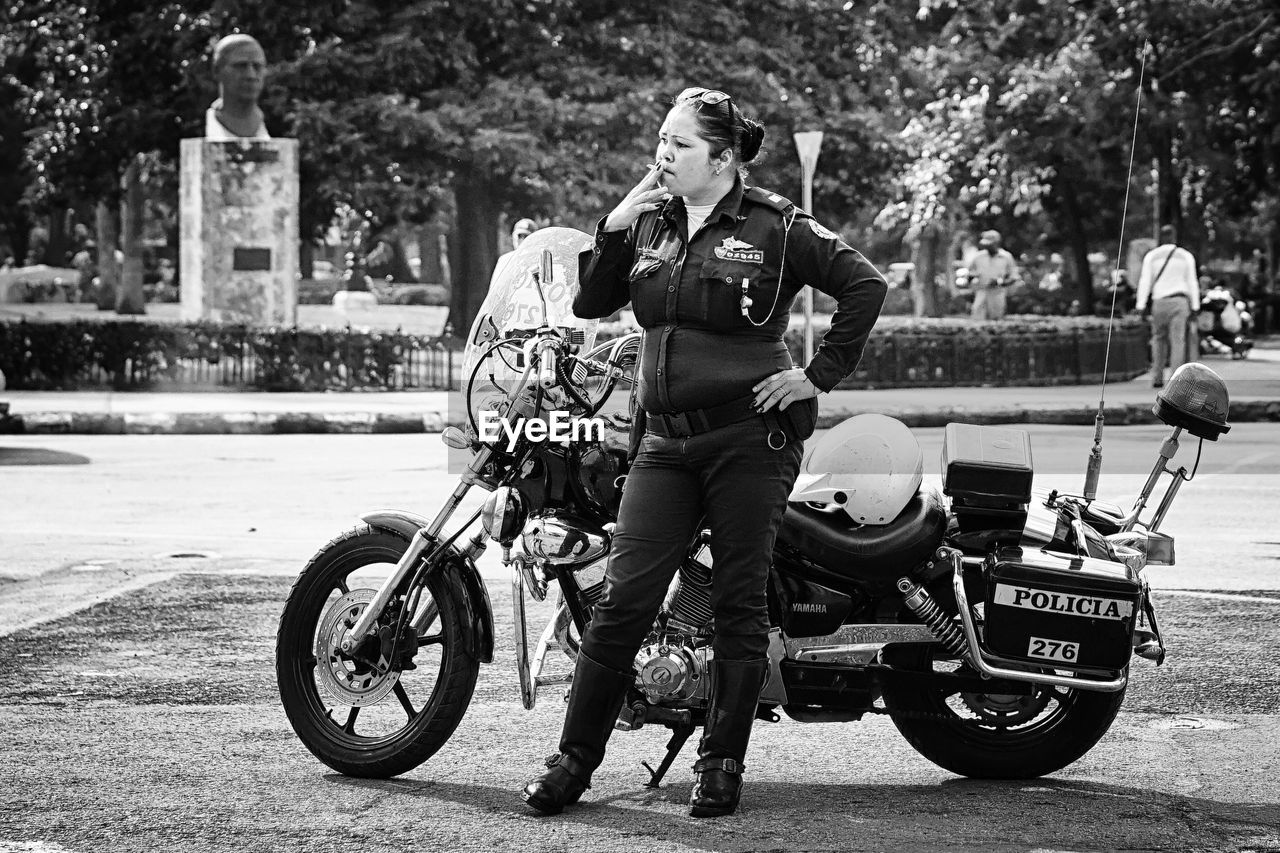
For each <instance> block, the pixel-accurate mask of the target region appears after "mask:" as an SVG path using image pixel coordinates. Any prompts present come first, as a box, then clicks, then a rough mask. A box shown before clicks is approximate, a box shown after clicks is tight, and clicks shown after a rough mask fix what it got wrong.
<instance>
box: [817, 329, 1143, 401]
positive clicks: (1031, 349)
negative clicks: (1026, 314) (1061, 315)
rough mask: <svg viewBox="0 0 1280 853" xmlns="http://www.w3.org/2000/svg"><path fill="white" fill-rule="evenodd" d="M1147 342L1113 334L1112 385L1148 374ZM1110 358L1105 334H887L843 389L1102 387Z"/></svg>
mask: <svg viewBox="0 0 1280 853" xmlns="http://www.w3.org/2000/svg"><path fill="white" fill-rule="evenodd" d="M1148 334H1149V333H1148V331H1147V329H1146V327H1145V326H1142V327H1121V328H1117V329H1115V330H1114V332H1113V333H1112V337H1111V346H1110V351H1111V358H1110V361H1109V362H1108V363H1107V364H1106V372H1107V378H1108V379H1131V378H1133V377H1134V376H1137V375H1139V374H1141V373H1143V372H1144V371H1146V370H1147V369H1148V367H1149V365H1150V362H1149V360H1148ZM1106 357H1107V331H1106V329H1105V328H1070V329H1040V330H1034V331H1012V332H1006V331H999V330H988V329H980V330H970V331H967V332H964V333H955V332H954V330H947V331H942V330H939V331H932V330H925V329H912V330H905V329H904V330H896V331H895V330H885V332H884V333H880V334H873V335H872V337H871V339H870V340H869V341H868V342H867V348H866V350H865V352H864V353H863V356H862V362H861V363H860V364H859V365H858V369H857V370H856V371H854V373H853V374H852V375H851V376H849V377H848V378H846V379H845V380H844V381H843V382H841V383H840V384H839V385H838V386H837V387H838V388H844V389H858V388H910V387H919V388H925V387H953V386H981V385H1084V384H1089V383H1093V382H1100V381H1101V380H1102V375H1103V365H1104V362H1106Z"/></svg>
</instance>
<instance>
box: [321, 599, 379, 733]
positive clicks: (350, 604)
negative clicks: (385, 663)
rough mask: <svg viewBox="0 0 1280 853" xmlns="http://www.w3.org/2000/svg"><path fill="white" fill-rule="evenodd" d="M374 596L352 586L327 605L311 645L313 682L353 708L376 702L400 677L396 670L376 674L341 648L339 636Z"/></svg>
mask: <svg viewBox="0 0 1280 853" xmlns="http://www.w3.org/2000/svg"><path fill="white" fill-rule="evenodd" d="M374 595H375V591H374V590H372V589H353V590H352V591H351V592H348V593H347V594H346V595H344V596H342V597H341V598H339V599H337V600H336V601H334V602H333V603H332V604H330V605H329V608H328V609H327V610H326V611H325V612H324V615H323V616H322V617H321V619H320V630H319V632H318V633H317V634H316V647H315V652H316V681H317V682H318V683H319V684H320V686H321V688H323V689H324V691H325V692H326V693H328V694H329V696H330V697H331V698H333V699H334V701H336V702H338V703H340V704H342V705H350V706H352V707H356V708H363V707H365V706H366V705H376V704H377V703H379V702H381V701H382V700H383V699H385V698H386V695H387V694H388V693H390V692H391V689H392V688H393V687H395V686H396V682H397V681H399V679H400V673H399V671H397V670H394V669H391V670H388V671H387V672H386V673H384V674H381V675H380V674H378V673H377V672H376V671H375V670H374V669H373V668H372V667H370V666H369V665H368V664H366V663H363V662H361V661H357V660H353V659H352V658H351V656H350V655H348V654H346V653H345V652H343V651H342V640H343V638H344V637H346V635H347V632H348V631H350V630H351V629H352V628H353V627H355V624H356V620H357V619H359V618H360V614H361V613H363V612H364V609H365V608H366V607H368V606H369V602H370V601H372V600H373V596H374Z"/></svg>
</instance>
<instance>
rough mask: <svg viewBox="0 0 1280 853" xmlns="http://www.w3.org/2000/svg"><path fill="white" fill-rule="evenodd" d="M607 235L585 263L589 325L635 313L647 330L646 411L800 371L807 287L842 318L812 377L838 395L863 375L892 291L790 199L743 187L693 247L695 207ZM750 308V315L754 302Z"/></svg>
mask: <svg viewBox="0 0 1280 853" xmlns="http://www.w3.org/2000/svg"><path fill="white" fill-rule="evenodd" d="M603 224H604V220H601V222H600V225H599V226H598V228H597V232H596V240H595V245H594V246H593V248H592V249H590V250H588V251H585V252H583V253H582V254H581V255H580V256H579V258H578V269H579V281H580V291H579V293H578V295H577V297H576V298H575V299H574V303H573V310H574V313H575V314H577V315H578V316H579V317H583V318H600V317H607V316H609V315H610V314H612V313H613V312H614V311H617V310H618V309H620V308H622V307H623V306H624V305H626V304H627V303H628V302H630V303H631V304H632V309H633V310H634V312H635V316H636V322H637V323H639V324H640V327H641V328H642V329H643V330H644V331H643V346H642V350H641V358H640V365H639V366H640V371H639V374H640V388H639V395H640V405H641V407H642V408H643V409H644V410H645V411H648V412H661V413H666V412H684V411H690V410H693V409H702V408H707V407H710V406H716V405H720V404H722V403H727V402H729V401H731V400H735V399H738V398H742V397H745V396H747V395H749V394H751V393H752V391H751V389H752V386H754V385H755V384H756V383H757V382H759V381H760V380H761V379H763V378H765V377H766V376H769V375H771V374H773V373H776V372H778V371H779V370H785V369H787V368H790V367H792V366H793V365H792V361H791V355H790V352H789V351H788V349H787V346H786V344H785V343H784V342H783V334H784V333H785V332H786V330H787V326H788V324H789V323H790V319H791V304H792V302H793V301H794V300H795V297H796V294H797V293H799V291H800V288H801V287H803V286H804V285H806V284H807V285H810V286H812V287H816V288H817V289H818V290H820V291H822V292H823V293H826V294H828V295H830V296H832V297H834V298H835V300H836V303H837V309H836V313H835V315H834V316H833V317H832V321H831V328H830V330H829V331H828V332H827V334H826V335H825V336H824V338H823V340H822V343H821V346H819V347H818V350H817V352H815V353H814V356H813V360H812V361H811V362H810V363H809V364H808V365H806V366H805V374H806V375H807V376H808V377H809V379H810V381H812V382H813V384H814V386H816V387H817V388H818V389H819V390H820V391H830V390H831V389H832V388H834V387H835V386H836V383H838V382H839V381H840V380H841V379H843V378H844V377H845V376H847V375H849V374H850V373H852V372H853V370H854V368H855V367H857V365H858V361H859V359H860V358H861V357H862V351H863V348H864V347H865V346H866V342H867V338H868V336H869V335H870V333H871V328H872V326H873V325H875V321H876V318H877V317H878V316H879V313H880V307H881V305H882V304H883V303H884V297H885V294H886V292H887V290H888V287H887V285H886V283H885V280H884V278H883V277H882V276H881V275H880V273H879V272H877V271H876V269H875V267H873V266H872V265H871V263H870V262H869V261H867V259H866V258H864V257H863V256H862V255H861V254H860V253H859V252H857V251H855V250H854V249H852V248H850V247H849V246H848V245H846V244H845V243H844V242H843V241H842V240H841V239H840V238H839V237H838V236H836V235H835V234H833V233H832V232H830V231H828V230H827V229H826V228H823V227H822V226H821V225H819V224H818V222H817V221H816V220H814V219H813V218H812V217H810V216H809V215H807V214H805V213H803V212H802V211H800V210H799V209H798V208H797V207H796V206H795V205H793V204H791V203H790V202H789V201H787V200H786V199H784V198H782V197H781V196H778V195H776V194H774V193H771V192H768V191H766V190H762V189H759V188H758V187H745V186H744V185H743V184H742V182H741V181H740V180H738V181H735V182H734V186H733V189H732V190H731V191H730V192H729V193H728V194H727V195H726V196H725V197H724V198H723V199H721V200H720V202H719V203H717V204H716V206H715V208H714V209H713V210H712V212H711V214H710V216H708V217H707V220H706V222H705V223H703V226H702V227H701V228H700V229H699V230H698V232H697V233H696V234H694V235H693V237H692V239H690V235H689V234H688V233H687V228H688V226H687V217H686V212H685V208H684V202H683V201H682V200H681V199H680V198H678V197H677V198H672V199H670V200H669V201H668V202H667V203H666V204H665V205H664V206H663V207H662V208H661V209H659V210H656V211H649V212H646V213H644V214H642V215H641V216H640V217H639V219H637V221H636V222H635V223H634V224H633V225H632V226H631V228H629V229H627V230H625V231H614V232H605V231H603V230H600V229H602V228H603ZM744 289H745V294H746V296H747V297H748V298H749V299H750V300H751V304H750V305H749V307H748V309H747V311H748V314H749V317H750V319H748V317H745V316H743V312H742V299H743V295H744Z"/></svg>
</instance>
